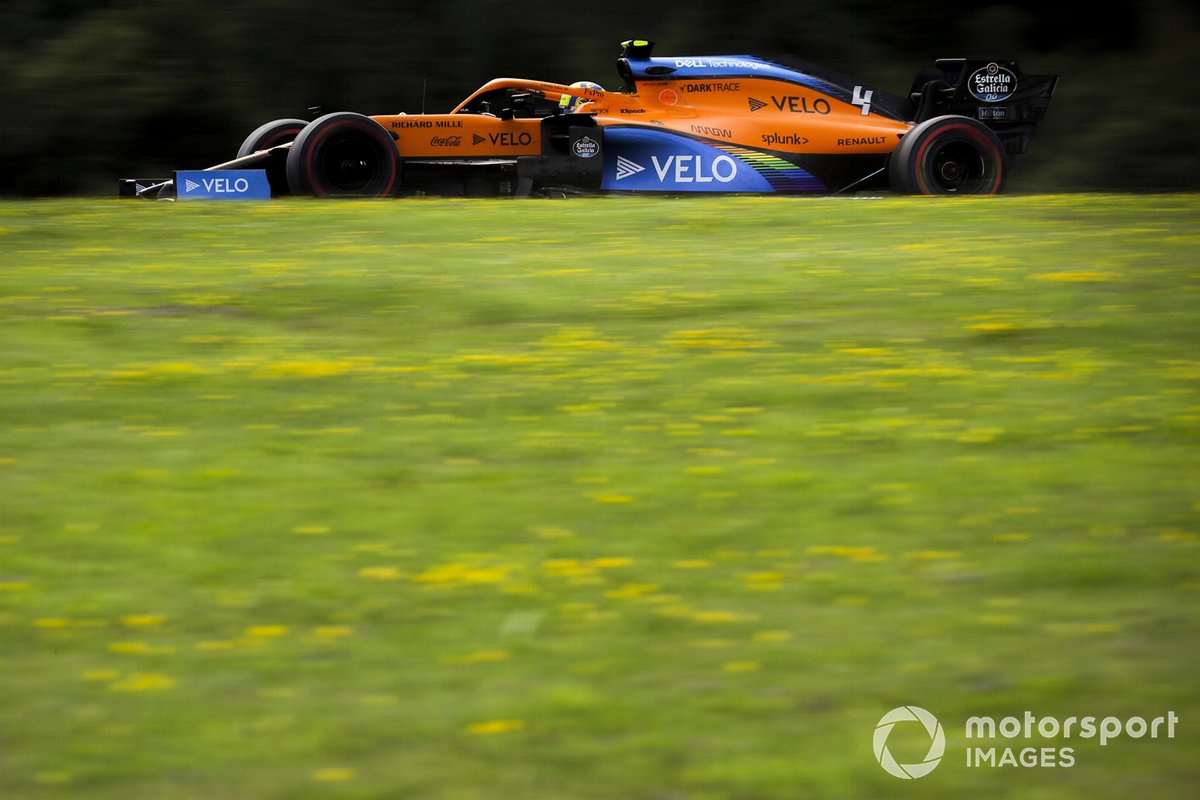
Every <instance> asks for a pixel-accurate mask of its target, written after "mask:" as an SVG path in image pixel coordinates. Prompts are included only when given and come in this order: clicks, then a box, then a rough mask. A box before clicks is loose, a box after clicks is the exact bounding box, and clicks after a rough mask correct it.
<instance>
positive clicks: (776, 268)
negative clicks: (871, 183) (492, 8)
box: [0, 194, 1200, 800]
mask: <svg viewBox="0 0 1200 800" xmlns="http://www.w3.org/2000/svg"><path fill="white" fill-rule="evenodd" d="M1198 213H1200V201H1198V200H1197V198H1196V197H1195V196H1194V195H1184V194H1177V195H1156V196H1143V195H1138V196H1129V195H1122V196H1100V195H1093V194H1079V195H1070V196H1032V197H1030V196H1022V197H1000V198H961V199H950V200H947V199H944V198H893V199H851V198H816V199H812V198H774V197H727V198H687V199H679V200H668V199H659V198H636V197H635V198H628V197H612V198H605V197H601V198H584V199H579V200H571V201H567V202H562V203H559V202H552V201H529V202H520V201H511V200H477V201H476V200H471V201H455V200H403V201H401V200H397V201H392V202H351V203H333V202H324V203H322V202H316V201H303V200H290V201H273V202H270V203H260V204H244V203H243V204H239V203H175V204H165V203H157V204H154V203H131V202H127V201H119V200H115V199H114V200H108V199H106V200H90V199H78V198H71V199H65V200H63V199H59V200H40V201H33V202H0V261H2V262H3V263H4V265H5V268H4V270H3V272H0V332H2V333H3V342H4V346H3V348H2V349H0V797H3V798H20V800H29V799H30V798H36V799H37V800H79V799H80V798H86V799H87V800H213V799H214V798H220V799H221V800H224V799H225V798H228V799H229V800H297V798H312V800H318V799H320V800H324V799H325V798H361V800H376V799H377V798H414V800H426V799H427V798H441V799H442V800H465V799H467V798H479V799H480V800H483V799H484V798H487V799H489V800H490V799H491V798H514V799H515V800H564V799H566V800H631V798H636V799H637V800H718V798H719V799H720V800H794V799H795V798H800V797H817V798H849V797H854V798H864V799H867V798H883V797H914V798H917V797H919V798H926V799H927V800H931V799H932V798H939V799H942V798H944V799H945V800H950V798H964V797H969V798H977V797H1012V798H1020V800H1028V798H1042V799H1045V798H1055V800H1068V798H1079V797H1088V798H1113V800H1116V798H1127V797H1129V796H1131V795H1132V796H1146V797H1187V796H1190V795H1193V794H1194V793H1195V792H1194V787H1195V786H1196V785H1197V782H1198V781H1200V764H1198V762H1197V759H1196V753H1197V752H1198V750H1200V727H1198V725H1197V722H1198V720H1200V685H1198V684H1197V682H1196V679H1195V674H1196V663H1197V660H1198V659H1200V636H1198V633H1200V604H1198V603H1197V597H1200V567H1198V563H1197V552H1198V546H1200V537H1198V534H1200V491H1198V487H1200V450H1198V449H1197V447H1196V442H1197V434H1198V433H1200V400H1198V393H1197V381H1198V379H1200V359H1197V353H1198V352H1200V346H1198V345H1200V341H1198V333H1197V331H1200V325H1198V324H1197V322H1198V320H1197V304H1196V297H1197V293H1198V292H1200V271H1198V270H1197V266H1196V265H1197V263H1200V236H1198V235H1197V232H1196V226H1195V221H1196V218H1197V214H1198ZM905 704H917V705H920V706H922V707H924V708H927V709H929V710H930V711H931V712H932V713H934V714H936V715H937V716H938V718H939V719H940V720H941V722H942V724H943V726H944V728H945V732H946V736H947V750H946V757H945V760H944V761H943V763H942V764H941V765H940V766H939V767H938V768H937V770H936V771H935V772H934V773H933V774H931V775H929V776H928V777H925V778H922V779H921V780H920V781H901V780H897V779H896V778H893V777H891V776H890V775H888V774H887V773H885V772H884V771H883V770H882V769H880V768H879V766H878V765H877V764H876V762H875V759H874V757H873V754H872V733H873V731H874V730H875V726H876V723H877V722H878V721H879V719H880V718H881V716H882V715H883V714H884V713H885V712H886V711H888V710H889V709H891V708H894V707H896V706H900V705H905ZM1025 710H1030V711H1032V712H1033V713H1034V714H1036V715H1038V716H1039V717H1040V716H1047V715H1054V716H1057V717H1059V718H1066V717H1068V716H1085V715H1095V716H1108V715H1113V716H1118V717H1129V716H1143V717H1146V718H1152V717H1156V716H1161V715H1163V714H1166V713H1167V712H1168V711H1174V712H1175V713H1176V714H1177V715H1179V718H1180V723H1179V726H1178V730H1177V736H1176V738H1175V739H1174V740H1164V739H1161V738H1160V739H1158V740H1151V739H1148V738H1146V739H1141V740H1133V739H1129V738H1127V737H1126V738H1122V739H1121V740H1119V741H1117V742H1113V743H1110V744H1108V745H1107V746H1105V747H1101V746H1100V745H1099V743H1098V742H1097V741H1095V740H1090V741H1089V740H1079V739H1075V740H1071V741H1069V742H1068V741H1064V740H1063V739H1061V738H1058V739H1053V738H1048V739H1043V738H1041V737H1037V736H1035V737H1034V740H1033V741H1032V742H1026V741H1025V740H1023V739H1022V740H1017V741H1016V742H1015V743H1014V744H1015V745H1016V746H1017V747H1025V746H1034V747H1041V746H1046V747H1061V746H1073V747H1074V748H1075V749H1076V753H1075V760H1076V766H1074V767H1072V768H1053V769H1049V768H1046V769H1043V768H1038V769H1024V768H1012V767H1006V768H981V769H976V768H967V767H966V766H965V762H964V758H965V753H966V744H967V742H966V741H965V740H964V738H963V725H964V722H965V720H966V719H967V718H968V717H969V716H971V715H977V714H983V715H989V716H993V717H997V718H1002V717H1004V716H1008V715H1017V716H1018V717H1019V716H1020V715H1022V714H1023V712H1024V711H1025ZM902 727H903V726H897V728H896V733H895V736H894V737H893V738H892V739H889V747H891V748H892V749H893V752H894V754H895V755H896V757H897V758H899V759H900V760H901V762H902V763H912V762H914V761H919V760H921V759H922V758H923V756H924V753H925V751H926V749H927V748H928V746H929V741H928V738H926V739H924V741H922V740H921V735H920V734H921V731H920V730H919V729H918V730H915V731H914V730H911V729H910V730H908V731H905V730H903V729H902ZM909 727H910V728H911V727H913V726H912V725H911V724H910V726H909ZM1005 744H1007V742H1004V741H999V742H995V741H991V742H987V743H986V746H997V745H999V746H1004V745H1005Z"/></svg>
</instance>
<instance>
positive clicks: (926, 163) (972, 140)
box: [888, 116, 1008, 194]
mask: <svg viewBox="0 0 1200 800" xmlns="http://www.w3.org/2000/svg"><path fill="white" fill-rule="evenodd" d="M888 173H889V180H890V182H891V185H892V189H893V190H894V191H896V192H900V193H902V194H996V193H998V192H999V191H1000V189H1001V188H1002V187H1003V186H1004V179H1005V177H1006V175H1007V173H1008V155H1007V153H1006V152H1005V150H1004V145H1003V144H1001V142H1000V139H999V138H998V137H997V136H996V134H995V133H993V132H992V131H991V129H990V128H988V127H987V126H986V125H984V124H983V123H982V122H978V121H976V120H973V119H971V118H970V117H961V116H944V117H934V118H933V119H929V120H926V121H925V122H922V123H920V124H918V125H917V126H916V127H914V128H913V129H912V130H910V131H909V132H908V133H906V134H904V138H903V139H901V140H900V144H899V146H898V147H896V149H895V151H893V152H892V156H891V160H890V161H889V167H888Z"/></svg>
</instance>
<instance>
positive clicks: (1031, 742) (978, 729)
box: [873, 706, 1179, 780]
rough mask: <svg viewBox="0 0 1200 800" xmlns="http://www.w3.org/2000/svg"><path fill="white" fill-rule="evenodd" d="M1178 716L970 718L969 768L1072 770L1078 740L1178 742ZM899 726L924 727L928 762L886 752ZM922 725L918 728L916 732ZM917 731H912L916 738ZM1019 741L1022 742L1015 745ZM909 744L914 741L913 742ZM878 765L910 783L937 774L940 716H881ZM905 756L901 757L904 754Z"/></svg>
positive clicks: (907, 712) (908, 711) (916, 711)
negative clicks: (934, 772)
mask: <svg viewBox="0 0 1200 800" xmlns="http://www.w3.org/2000/svg"><path fill="white" fill-rule="evenodd" d="M1178 723H1179V715H1178V714H1176V713H1175V712H1174V711H1168V712H1167V713H1166V714H1162V715H1159V716H1157V717H1153V718H1151V719H1147V718H1146V717H1128V718H1125V719H1122V718H1119V717H1103V718H1099V717H1095V716H1083V717H1080V716H1071V717H1063V718H1059V717H1038V716H1035V715H1034V713H1033V712H1032V711H1026V712H1024V715H1023V716H1008V717H1002V718H1001V719H999V720H997V719H996V718H995V717H970V718H969V719H968V720H967V721H966V724H965V725H964V730H963V738H964V740H966V745H967V747H966V766H967V767H969V768H984V767H993V768H999V767H1016V768H1035V767H1064V768H1065V767H1073V766H1075V764H1076V763H1077V757H1076V748H1075V747H1074V746H1072V743H1073V741H1074V740H1076V739H1088V740H1091V739H1097V740H1099V744H1100V747H1107V746H1108V745H1109V744H1110V743H1111V742H1113V741H1114V740H1116V739H1119V738H1121V737H1122V736H1124V737H1126V738H1130V739H1147V738H1148V739H1159V738H1163V739H1174V738H1175V727H1176V725H1178ZM897 726H909V727H910V728H915V733H916V735H917V737H918V738H919V739H920V740H921V741H922V743H923V742H924V741H925V738H924V737H922V736H920V734H919V731H920V729H921V728H924V731H925V734H926V735H927V736H928V742H929V744H928V748H929V749H928V751H926V753H925V756H924V758H921V759H920V760H914V761H911V762H910V763H901V760H900V759H897V758H896V756H895V755H893V753H892V750H891V749H890V748H889V747H888V738H889V737H890V736H891V734H892V731H893V730H894V729H895V728H896V727H897ZM917 726H919V727H917ZM913 732H914V731H910V733H913ZM1060 738H1061V739H1064V740H1068V743H1067V744H1066V745H1065V746H1059V743H1058V742H1054V743H1053V744H1052V745H1048V744H1047V740H1057V739H1060ZM1014 740H1021V741H1014ZM910 742H911V737H910ZM873 744H874V752H875V760H876V761H878V762H879V766H881V767H883V769H884V770H885V771H886V772H887V773H888V774H889V775H894V776H895V777H897V778H902V779H905V780H911V779H913V778H922V777H924V776H926V775H928V774H929V773H931V772H933V770H934V769H936V768H937V766H938V764H940V763H941V761H942V757H943V756H944V755H945V752H946V735H945V732H944V731H943V730H942V725H941V723H940V722H938V719H937V717H935V716H934V715H933V714H931V713H929V712H928V711H926V710H925V709H923V708H921V707H919V706H900V707H898V708H893V709H892V710H891V711H889V712H887V713H886V714H884V715H883V718H882V719H880V720H879V723H878V724H877V725H876V726H875V738H874V741H873ZM902 755H903V754H902ZM952 763H953V762H952Z"/></svg>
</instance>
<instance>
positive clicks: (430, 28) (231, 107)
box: [0, 0, 1200, 194]
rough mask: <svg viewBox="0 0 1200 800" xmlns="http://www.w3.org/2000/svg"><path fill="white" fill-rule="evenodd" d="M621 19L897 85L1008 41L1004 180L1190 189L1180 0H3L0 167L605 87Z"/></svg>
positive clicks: (216, 156) (62, 163) (1185, 6)
mask: <svg viewBox="0 0 1200 800" xmlns="http://www.w3.org/2000/svg"><path fill="white" fill-rule="evenodd" d="M631 36H639V37H648V38H652V39H655V40H657V41H658V42H659V52H660V53H661V54H664V55H699V54H705V53H710V54H711V53H718V54H733V53H755V54H771V53H792V54H795V55H799V56H802V57H806V58H809V59H811V60H814V61H816V62H818V63H822V64H824V65H826V66H829V67H832V68H835V69H839V70H841V71H843V72H846V73H849V74H851V75H856V76H862V77H863V78H865V79H870V80H873V81H877V82H878V83H879V85H880V86H881V87H882V88H886V89H890V90H892V91H895V92H904V91H907V89H908V87H909V85H910V83H911V81H912V77H913V75H914V74H915V71H916V70H917V69H919V68H921V67H924V66H928V65H929V64H930V63H931V61H932V59H934V58H937V57H944V56H970V57H985V58H991V57H1005V58H1007V57H1015V58H1019V59H1021V60H1022V65H1023V67H1024V68H1025V69H1026V70H1027V71H1029V72H1039V73H1059V74H1061V75H1062V81H1061V83H1060V86H1059V91H1058V96H1057V97H1056V99H1055V101H1054V104H1053V105H1052V106H1051V108H1050V112H1049V116H1048V117H1047V120H1046V122H1045V124H1044V125H1042V126H1041V128H1040V129H1039V132H1038V134H1037V137H1036V139H1035V141H1034V146H1033V150H1032V152H1031V153H1030V154H1029V155H1028V156H1027V157H1025V158H1023V159H1022V160H1021V162H1020V165H1019V168H1018V169H1017V171H1016V172H1015V173H1014V176H1013V183H1012V184H1011V188H1012V189H1015V190H1018V191H1021V190H1043V191H1045V190H1049V191H1072V190H1078V189H1138V190H1147V189H1154V190H1178V189H1195V188H1198V187H1200V156H1198V151H1200V144H1198V142H1200V138H1198V137H1197V136H1196V135H1195V129H1196V122H1197V111H1196V109H1197V105H1198V102H1200V90H1198V88H1197V81H1195V80H1194V79H1193V78H1192V74H1193V72H1194V70H1193V61H1194V54H1195V53H1196V52H1197V51H1198V50H1200V33H1198V27H1197V15H1196V11H1195V6H1194V4H1192V3H1187V2H1184V0H1154V2H1147V3H1126V4H1119V5H1115V6H1114V5H1109V6H1104V7H1102V6H1098V5H1096V4H1094V3H1085V2H1058V3H1053V2H1052V3H1042V2H1034V1H1033V0H1025V1H1024V2H1019V3H928V2H915V0H901V2H882V0H845V2H836V3H835V2H816V3H814V2H798V3H779V2H762V0H745V2H740V3H737V4H727V3H718V2H711V1H705V2H691V3H686V4H664V5H658V4H619V3H588V4H576V3H569V4H564V3H559V2H554V3H551V2H545V0H511V1H510V2H505V3H480V2H477V0H446V2H428V3H403V2H392V1H391V0H388V1H386V2H381V1H380V0H345V2H337V3H331V2H328V1H327V0H287V1H286V2H285V1H284V0H247V1H246V2H237V3H234V2H229V1H228V0H221V1H219V2H209V1H208V0H161V1H156V2H129V1H127V2H116V1H114V0H108V1H107V2H105V1H101V2H96V1H95V0H86V1H85V0H7V2H6V3H4V4H3V7H2V8H0V74H2V75H3V76H4V78H3V81H0V107H2V108H3V109H4V112H5V113H4V114H3V116H2V118H0V176H2V177H0V181H2V187H3V191H4V192H5V193H10V194H12V193H19V194H57V193H80V192H98V193H104V194H107V193H110V192H111V191H112V190H113V189H112V185H113V179H114V178H116V177H119V176H128V175H135V174H146V173H152V174H153V173H161V172H163V171H164V170H173V169H177V168H201V167H206V166H209V165H211V164H214V163H219V162H221V161H224V160H227V159H228V158H230V157H231V156H232V155H233V154H234V153H236V150H237V147H238V145H239V144H240V143H241V141H242V139H243V138H244V137H245V136H246V135H247V134H248V133H249V132H250V131H251V130H253V129H254V128H255V127H257V126H258V125H259V124H261V123H262V122H265V121H267V120H270V119H276V118H280V117H295V116H301V117H304V116H305V115H306V114H305V112H306V109H307V108H308V107H310V106H318V105H319V106H322V107H323V108H324V109H325V110H326V111H336V110H352V111H359V112H362V113H368V114H374V113H395V112H399V111H407V112H409V113H412V112H416V111H420V110H421V107H422V97H423V95H424V103H425V108H426V109H428V110H430V111H441V110H448V109H449V108H451V107H452V106H453V105H454V104H455V103H456V102H457V101H459V100H461V99H462V98H463V97H465V96H466V95H467V94H468V93H469V92H470V91H471V90H473V89H474V88H476V87H477V86H479V85H480V84H482V83H483V82H484V81H486V80H488V79H490V78H493V77H499V76H511V77H530V78H539V79H545V80H554V81H562V82H570V81H574V80H581V79H587V80H594V81H597V82H600V83H602V84H604V85H606V86H609V87H613V86H615V85H616V84H617V79H616V74H615V71H614V59H615V57H616V55H617V50H618V46H617V45H618V43H619V42H620V41H622V40H624V39H627V38H629V37H631Z"/></svg>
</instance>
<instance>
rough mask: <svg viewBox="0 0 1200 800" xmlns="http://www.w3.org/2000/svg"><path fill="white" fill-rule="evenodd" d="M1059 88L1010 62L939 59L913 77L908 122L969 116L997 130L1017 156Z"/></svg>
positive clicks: (1055, 82)
mask: <svg viewBox="0 0 1200 800" xmlns="http://www.w3.org/2000/svg"><path fill="white" fill-rule="evenodd" d="M1057 86H1058V76H1057V75H1026V74H1025V73H1023V72H1021V67H1020V65H1019V64H1018V63H1017V62H1016V61H1012V60H995V61H975V60H968V59H965V58H939V59H938V60H937V61H936V62H934V67H933V68H932V69H923V70H920V71H919V72H918V73H917V75H916V78H914V79H913V85H912V89H911V90H910V92H909V98H910V99H911V101H912V103H913V120H912V121H913V122H923V121H925V120H927V119H931V118H932V117H937V116H941V115H943V114H958V115H961V116H965V117H971V118H973V119H977V120H979V121H980V122H982V123H984V124H985V125H987V126H988V127H989V128H991V129H992V130H993V131H995V133H996V135H997V136H999V137H1000V141H1001V142H1003V143H1004V148H1005V150H1007V151H1008V152H1009V153H1010V154H1012V155H1019V154H1021V153H1024V152H1025V151H1026V150H1028V149H1029V141H1030V139H1031V138H1033V130H1034V128H1035V127H1036V126H1037V123H1039V122H1041V120H1042V117H1044V116H1045V115H1046V109H1047V108H1048V107H1049V106H1050V100H1051V98H1053V97H1054V89H1055V87H1057Z"/></svg>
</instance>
